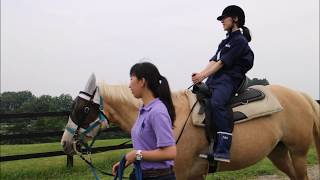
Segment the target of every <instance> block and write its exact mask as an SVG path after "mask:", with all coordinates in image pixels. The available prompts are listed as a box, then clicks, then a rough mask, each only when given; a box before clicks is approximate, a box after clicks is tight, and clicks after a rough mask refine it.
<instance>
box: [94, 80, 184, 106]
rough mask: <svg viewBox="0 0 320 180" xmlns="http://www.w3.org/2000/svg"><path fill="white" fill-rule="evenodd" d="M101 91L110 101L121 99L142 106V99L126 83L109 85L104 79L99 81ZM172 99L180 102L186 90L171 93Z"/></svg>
mask: <svg viewBox="0 0 320 180" xmlns="http://www.w3.org/2000/svg"><path fill="white" fill-rule="evenodd" d="M98 87H99V92H100V93H101V94H100V95H102V97H108V98H109V100H110V101H114V100H116V101H120V102H125V103H132V104H133V105H135V106H141V105H142V101H141V100H139V99H137V98H135V97H134V96H133V95H132V93H131V92H130V89H129V88H128V86H126V85H109V84H107V83H105V82H104V81H101V82H99V83H98ZM171 96H172V101H173V103H174V104H175V106H176V104H178V103H179V101H180V100H181V98H186V91H183V90H180V91H176V92H172V93H171Z"/></svg>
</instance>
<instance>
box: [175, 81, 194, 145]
mask: <svg viewBox="0 0 320 180" xmlns="http://www.w3.org/2000/svg"><path fill="white" fill-rule="evenodd" d="M194 85H196V84H192V85H191V86H189V87H188V89H187V90H189V89H190V88H192V87H193V86H194ZM197 103H198V99H197V101H196V102H195V103H194V104H193V105H192V108H191V110H190V112H189V115H188V117H187V119H186V121H185V122H184V125H183V127H182V130H181V132H180V134H179V136H178V139H177V141H176V144H178V142H179V141H180V138H181V136H182V133H183V131H184V129H185V127H186V125H187V122H188V120H189V118H190V115H191V113H192V111H193V109H194V107H195V106H196V104H197Z"/></svg>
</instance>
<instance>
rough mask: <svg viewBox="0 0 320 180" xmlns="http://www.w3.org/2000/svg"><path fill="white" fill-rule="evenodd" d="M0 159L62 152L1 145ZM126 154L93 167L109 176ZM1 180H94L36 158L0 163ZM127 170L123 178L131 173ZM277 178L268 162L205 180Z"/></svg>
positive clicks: (84, 169) (84, 171)
mask: <svg viewBox="0 0 320 180" xmlns="http://www.w3.org/2000/svg"><path fill="white" fill-rule="evenodd" d="M124 141H125V140H121V139H113V140H98V141H97V142H96V143H95V147H98V146H107V145H115V144H119V143H121V142H124ZM0 150H1V156H5V155H15V154H28V153H37V152H49V151H58V150H61V145H60V143H46V144H32V145H1V146H0ZM127 151H129V150H115V151H109V152H104V153H98V154H94V155H93V162H94V164H95V166H96V167H98V168H100V169H103V170H105V171H108V172H111V167H112V164H114V163H115V162H117V161H118V160H119V159H120V158H121V156H122V155H123V154H125V153H126V152H127ZM317 162H318V161H317V157H316V152H315V148H314V147H312V148H311V149H310V151H309V154H308V163H309V164H310V165H313V164H316V163H317ZM0 168H1V175H0V178H1V179H19V180H20V179H67V180H75V179H77V180H78V179H94V177H93V175H92V172H91V169H90V168H89V167H88V166H87V164H85V163H84V162H83V161H82V160H81V159H80V158H79V157H77V156H74V167H73V169H71V170H69V169H68V168H67V167H66V156H58V157H51V158H37V159H29V160H17V161H10V162H1V165H0ZM130 171H131V170H130V169H127V170H126V175H128V173H130ZM98 174H99V177H100V178H101V179H105V180H109V179H110V180H111V179H113V178H112V177H108V176H104V175H101V174H100V173H98ZM271 174H280V175H283V174H282V173H281V172H280V171H278V170H277V169H276V168H275V167H274V166H273V165H272V163H271V162H270V161H269V160H268V159H264V160H263V161H261V162H259V163H257V164H256V165H254V166H251V167H248V168H246V169H242V170H239V171H232V172H221V173H216V174H215V175H210V176H208V177H207V180H211V179H248V178H253V177H255V176H259V175H271Z"/></svg>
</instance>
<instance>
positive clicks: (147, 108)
mask: <svg viewBox="0 0 320 180" xmlns="http://www.w3.org/2000/svg"><path fill="white" fill-rule="evenodd" d="M158 101H160V99H159V98H155V99H154V100H152V101H151V102H150V103H149V104H147V105H146V106H144V105H143V106H142V107H141V108H140V112H142V111H148V112H149V111H150V110H151V109H152V107H153V106H154V105H155V104H156V103H157V102H158Z"/></svg>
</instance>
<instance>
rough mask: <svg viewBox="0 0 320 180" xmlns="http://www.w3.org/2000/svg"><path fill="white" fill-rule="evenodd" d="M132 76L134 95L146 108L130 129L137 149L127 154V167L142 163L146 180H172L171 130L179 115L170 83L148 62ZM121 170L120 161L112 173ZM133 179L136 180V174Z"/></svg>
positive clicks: (135, 68) (132, 69) (173, 156)
mask: <svg viewBox="0 0 320 180" xmlns="http://www.w3.org/2000/svg"><path fill="white" fill-rule="evenodd" d="M130 77H131V78H130V79H131V81H130V86H129V87H130V89H131V92H132V94H133V95H134V96H135V97H136V98H139V99H142V102H143V106H142V107H141V108H140V110H139V113H138V118H137V120H136V122H135V124H134V126H133V127H132V129H131V137H132V144H133V149H134V150H133V151H130V152H129V153H127V154H126V160H127V164H126V166H128V165H130V164H132V163H133V162H134V161H141V169H142V175H143V179H144V180H147V179H150V178H152V179H153V180H155V179H158V180H173V179H175V174H174V171H173V166H174V161H173V160H174V159H175V157H176V144H175V138H174V136H173V130H172V128H173V121H174V119H175V116H176V115H175V109H174V106H173V103H172V99H171V92H170V88H169V84H168V81H167V79H166V78H165V77H163V76H162V75H161V74H160V73H159V70H158V69H157V68H156V66H155V65H153V64H151V63H148V62H143V63H137V64H135V65H134V66H133V67H132V68H131V70H130ZM118 167H119V162H118V163H116V164H115V165H114V166H113V168H112V170H113V174H115V172H116V170H117V169H118ZM130 179H131V180H134V179H135V171H133V172H132V173H131V174H130Z"/></svg>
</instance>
